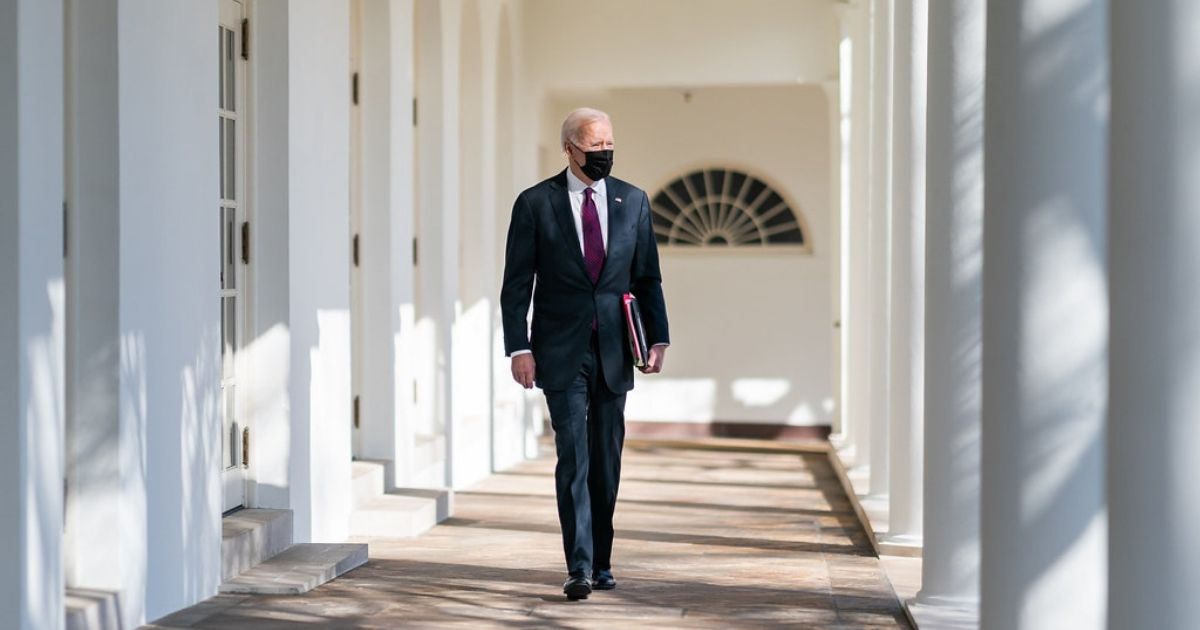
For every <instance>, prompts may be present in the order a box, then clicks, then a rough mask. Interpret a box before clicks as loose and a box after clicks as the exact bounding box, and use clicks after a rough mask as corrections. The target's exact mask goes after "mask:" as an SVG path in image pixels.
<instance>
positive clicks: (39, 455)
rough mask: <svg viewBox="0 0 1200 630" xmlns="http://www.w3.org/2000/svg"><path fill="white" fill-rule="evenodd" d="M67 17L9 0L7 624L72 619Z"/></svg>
mask: <svg viewBox="0 0 1200 630" xmlns="http://www.w3.org/2000/svg"><path fill="white" fill-rule="evenodd" d="M62 29H63V15H62V4H61V3H60V2H43V1H41V0H4V1H2V2H0V417H3V418H4V419H5V420H4V422H2V423H0V462H3V464H0V466H2V467H0V556H2V557H4V558H5V562H4V566H3V569H0V627H4V628H14V629H16V628H20V629H30V630H33V629H37V630H41V629H43V628H47V629H53V628H60V627H62V624H63V616H62V610H63V593H62V579H63V573H62V544H61V543H62V537H61V535H59V532H61V531H62V530H61V527H62V518H63V505H62V485H61V484H62V474H63V452H62V449H63V446H62V443H63V390H62V383H63V343H62V342H63V262H62V255H61V254H62V211H61V207H62V205H61V204H62V199H63V171H62V168H63V155H62V146H63V144H62V138H63V112H62V102H63V100H62V96H63V94H62V90H63V74H62V73H63V65H62V61H63V56H62V55H63V45H62V43H63V40H62V33H63V31H62Z"/></svg>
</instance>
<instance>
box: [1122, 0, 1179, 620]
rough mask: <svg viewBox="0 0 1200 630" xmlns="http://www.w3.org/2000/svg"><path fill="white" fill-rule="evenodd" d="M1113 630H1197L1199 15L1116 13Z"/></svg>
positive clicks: (1144, 8)
mask: <svg viewBox="0 0 1200 630" xmlns="http://www.w3.org/2000/svg"><path fill="white" fill-rule="evenodd" d="M1110 6H1111V7H1112V8H1111V11H1112V13H1111V18H1110V19H1111V20H1112V30H1111V31H1110V32H1111V33H1112V49H1111V50H1112V58H1111V63H1112V75H1111V76H1112V82H1113V83H1112V135H1111V142H1112V147H1111V151H1110V152H1109V159H1110V160H1111V162H1110V165H1109V194H1110V198H1109V200H1110V204H1109V210H1108V219H1109V221H1110V225H1111V229H1110V232H1109V234H1110V236H1109V241H1108V242H1109V252H1110V254H1111V256H1112V258H1111V263H1110V264H1111V275H1110V281H1111V283H1112V285H1111V290H1112V294H1111V295H1112V297H1111V301H1110V304H1111V306H1112V334H1111V337H1110V339H1111V343H1112V355H1111V368H1110V369H1111V371H1112V377H1111V379H1110V380H1109V383H1110V390H1109V392H1110V396H1111V401H1110V413H1109V431H1108V439H1109V445H1110V446H1109V450H1108V455H1109V461H1108V505H1109V509H1110V511H1111V517H1110V536H1109V553H1110V563H1111V567H1112V569H1111V571H1109V582H1108V592H1109V609H1108V610H1109V627H1110V628H1135V627H1136V628H1158V629H1162V630H1174V629H1183V628H1194V627H1196V610H1195V598H1196V593H1197V592H1198V591H1200V563H1198V562H1197V560H1198V559H1200V539H1198V538H1197V536H1196V530H1195V526H1196V523H1197V522H1200V495H1198V494H1197V492H1196V488H1195V483H1194V482H1195V479H1196V464H1195V462H1196V453H1195V451H1196V448H1197V444H1200V294H1198V293H1197V291H1196V279H1195V278H1196V276H1195V272H1196V270H1197V269H1200V213H1197V207H1196V203H1197V199H1200V177H1198V174H1200V151H1198V150H1197V148H1198V147H1200V121H1198V120H1197V118H1196V112H1197V111H1200V48H1198V47H1197V45H1196V33H1198V32H1200V5H1197V3H1196V2H1194V0H1162V1H1159V2H1142V3H1128V2H1125V3H1122V2H1112V3H1111V4H1110Z"/></svg>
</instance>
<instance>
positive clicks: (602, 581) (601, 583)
mask: <svg viewBox="0 0 1200 630" xmlns="http://www.w3.org/2000/svg"><path fill="white" fill-rule="evenodd" d="M592 588H594V589H596V590H597V591H611V590H613V589H614V588H617V580H616V578H614V577H613V574H612V571H597V572H595V573H593V574H592Z"/></svg>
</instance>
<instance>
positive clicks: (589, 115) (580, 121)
mask: <svg viewBox="0 0 1200 630" xmlns="http://www.w3.org/2000/svg"><path fill="white" fill-rule="evenodd" d="M600 120H603V121H604V122H607V123H609V124H612V120H611V119H609V117H608V114H605V113H604V112H602V111H600V110H598V109H592V108H591V107H580V108H579V109H577V110H575V111H573V112H571V113H570V114H567V117H566V119H565V120H563V124H562V132H561V134H560V137H559V140H560V142H561V144H564V145H565V144H566V143H568V142H576V141H578V140H579V130H580V129H583V128H584V127H586V126H588V125H590V124H591V123H594V122H596V121H600Z"/></svg>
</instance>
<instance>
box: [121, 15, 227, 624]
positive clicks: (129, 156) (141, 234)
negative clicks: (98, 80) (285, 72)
mask: <svg viewBox="0 0 1200 630" xmlns="http://www.w3.org/2000/svg"><path fill="white" fill-rule="evenodd" d="M216 23H217V5H216V4H215V3H189V4H175V3H161V2H154V1H152V0H123V1H122V4H121V7H120V13H119V19H118V33H119V37H120V56H119V58H120V62H119V63H120V65H119V70H118V73H119V86H120V88H119V89H120V93H119V99H120V114H119V125H120V129H121V133H120V140H119V146H118V148H117V151H118V154H119V156H120V173H119V177H120V186H121V189H120V207H121V225H120V232H119V238H120V264H119V275H120V296H121V297H120V308H119V313H120V315H119V316H120V335H121V358H120V361H121V391H120V413H121V415H122V420H121V423H122V425H123V426H126V427H131V428H132V433H133V438H134V440H135V441H136V442H137V446H138V449H137V450H138V452H140V453H141V454H142V455H141V456H142V461H141V468H140V471H141V472H142V474H143V475H144V479H145V480H144V487H145V494H144V504H143V505H142V506H138V505H136V503H135V505H133V506H131V509H133V510H134V513H135V514H136V513H137V512H138V511H144V514H145V519H146V521H145V522H146V529H145V545H146V547H145V549H146V551H145V563H146V564H145V569H144V571H145V573H144V583H145V589H146V590H145V616H146V618H147V619H153V618H155V617H158V616H160V615H162V614H165V613H167V612H170V611H172V610H176V609H178V608H181V607H183V606H187V605H189V604H192V603H194V602H197V601H199V600H201V599H204V598H206V597H209V596H211V595H212V594H213V593H215V592H216V588H217V584H218V582H219V580H220V566H221V563H220V560H221V558H220V540H221V484H220V472H219V471H220V454H221V431H220V426H221V421H220V415H219V404H218V399H219V378H220V372H219V370H220V345H219V344H220V341H219V338H220V320H219V308H218V306H219V300H218V297H217V296H218V294H217V290H218V276H217V265H216V262H217V261H218V260H219V254H218V252H219V242H218V238H217V237H218V234H219V230H218V229H217V226H218V225H219V222H218V216H219V215H218V212H217V205H216V200H215V198H216V194H215V191H216V190H217V188H218V185H217V182H218V172H217V171H218V168H217V167H218V161H217V151H218V147H217V142H216V141H217V138H216V136H215V135H214V134H213V133H212V131H213V128H214V120H215V116H214V114H215V112H214V108H213V103H215V102H216V100H217V99H216V87H217V80H216V79H217V64H216V61H217V56H216V55H215V54H214V51H213V37H212V35H213V33H214V32H215V31H216V29H215V25H216ZM180 68H187V69H188V71H187V72H181V71H180ZM138 498H139V497H131V499H132V500H133V501H135V502H136V501H137V500H138ZM135 571H136V569H135ZM139 581H140V580H139ZM132 605H134V606H137V605H138V603H136V602H135V603H133V604H132Z"/></svg>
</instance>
